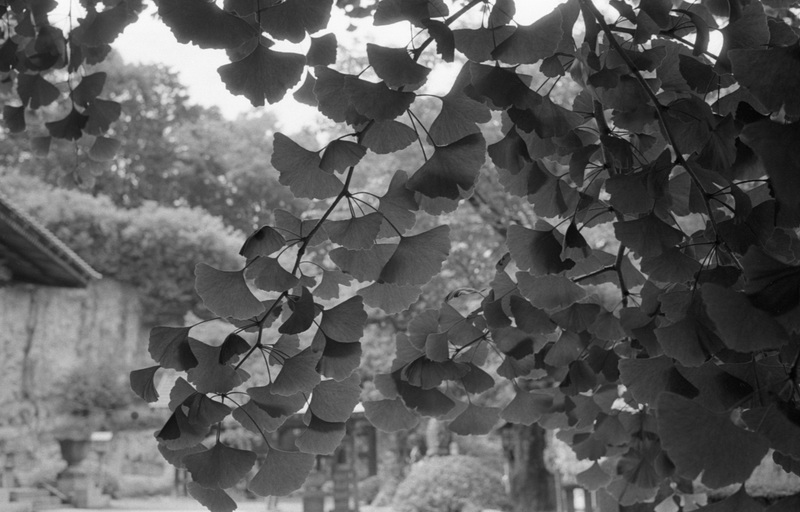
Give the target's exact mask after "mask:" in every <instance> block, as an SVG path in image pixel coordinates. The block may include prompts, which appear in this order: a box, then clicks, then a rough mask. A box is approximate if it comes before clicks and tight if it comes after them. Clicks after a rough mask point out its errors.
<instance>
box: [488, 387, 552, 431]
mask: <svg viewBox="0 0 800 512" xmlns="http://www.w3.org/2000/svg"><path fill="white" fill-rule="evenodd" d="M552 407H553V396H552V395H550V394H547V393H542V392H538V391H524V390H519V391H517V394H516V395H515V396H514V399H513V400H512V401H511V402H510V403H509V404H508V405H507V406H506V407H505V409H503V411H502V412H501V413H500V417H501V418H502V419H504V420H506V421H508V422H510V423H516V424H521V425H533V424H534V423H536V422H538V421H539V419H540V418H541V417H542V415H543V414H545V413H547V412H549V411H550V409H551V408H552Z"/></svg>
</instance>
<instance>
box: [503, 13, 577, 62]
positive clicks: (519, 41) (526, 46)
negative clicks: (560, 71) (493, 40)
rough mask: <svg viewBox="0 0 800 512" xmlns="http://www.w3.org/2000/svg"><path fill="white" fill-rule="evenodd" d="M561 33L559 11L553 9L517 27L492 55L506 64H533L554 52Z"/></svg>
mask: <svg viewBox="0 0 800 512" xmlns="http://www.w3.org/2000/svg"><path fill="white" fill-rule="evenodd" d="M562 34H563V31H562V28H561V11H560V10H559V9H555V10H554V11H553V12H551V13H550V14H547V15H546V16H543V17H541V18H539V19H538V20H537V21H535V22H534V23H533V24H531V25H523V26H519V27H517V30H515V31H514V33H513V34H511V36H509V38H508V39H506V40H505V41H503V42H502V43H500V44H498V45H497V48H496V49H495V50H494V51H493V52H492V56H493V57H494V58H495V59H497V60H500V61H502V62H505V63H508V64H534V63H536V62H538V61H540V60H542V59H544V58H547V57H550V56H551V55H553V54H554V53H555V51H556V49H557V48H558V44H559V42H560V41H561V36H562Z"/></svg>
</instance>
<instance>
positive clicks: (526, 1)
mask: <svg viewBox="0 0 800 512" xmlns="http://www.w3.org/2000/svg"><path fill="white" fill-rule="evenodd" d="M562 2H563V0H520V1H518V2H517V15H516V16H515V18H514V19H515V20H516V21H517V22H518V23H520V24H523V25H526V24H530V23H532V22H533V21H534V20H535V19H538V18H539V17H540V16H542V15H544V14H547V13H548V12H550V11H552V10H553V8H554V7H555V6H556V5H558V4H560V3H562ZM154 11H155V9H148V10H147V11H146V12H145V13H143V14H142V16H140V19H139V21H138V22H136V23H134V24H133V25H131V26H129V27H128V28H127V29H126V30H125V32H124V33H123V34H122V35H121V36H120V37H119V38H118V39H117V40H116V41H115V42H114V47H115V48H116V49H117V50H119V52H120V53H121V54H122V56H123V58H124V59H125V61H126V62H132V63H148V64H149V63H162V64H165V65H167V66H170V67H171V68H173V69H174V70H176V71H178V73H179V75H180V78H181V81H182V82H183V83H185V84H186V85H187V86H188V88H189V94H190V96H191V98H192V100H193V101H195V102H197V103H199V104H201V105H206V106H212V105H216V106H218V107H219V108H220V109H221V110H222V112H223V113H224V114H225V115H226V116H227V117H230V118H233V117H236V116H237V115H238V114H240V113H248V112H255V111H256V107H253V106H252V105H251V104H250V102H249V101H248V100H247V99H245V98H244V97H241V96H234V95H232V94H231V93H229V92H228V91H227V89H225V85H224V84H223V83H222V81H221V80H220V78H219V75H218V74H217V68H218V67H219V66H221V65H223V64H227V63H228V62H229V60H228V58H227V56H226V55H225V52H224V51H221V50H201V49H199V48H197V47H196V46H193V45H190V44H180V43H178V42H176V41H175V38H174V37H173V35H172V33H171V32H170V30H169V28H167V26H166V25H164V24H163V23H162V22H161V21H160V20H158V19H156V18H154V17H153V12H154ZM334 11H335V12H337V13H338V12H340V11H339V10H338V9H334ZM350 21H351V20H350V19H349V18H346V17H345V16H344V15H338V16H334V17H333V18H332V19H331V23H330V25H329V27H328V31H331V32H333V33H335V34H336V35H337V37H338V38H339V39H340V42H341V38H343V37H347V35H353V34H354V33H353V32H348V31H347V30H346V28H347V26H348V25H349V24H350ZM404 25H406V24H400V23H398V24H395V25H392V26H390V27H380V28H374V27H372V26H371V25H364V26H363V27H360V28H359V29H357V31H356V34H355V35H353V37H363V38H364V39H367V40H369V41H374V42H376V43H377V44H383V45H386V46H401V45H404V44H405V43H406V42H407V41H408V39H409V32H408V27H407V25H406V26H404ZM367 32H369V33H367ZM277 48H279V49H280V47H277ZM339 57H340V58H341V55H339ZM445 72H447V73H450V72H452V71H450V70H445ZM429 82H430V83H436V82H437V79H436V76H435V75H433V74H432V75H431V76H430V77H429ZM439 83H447V85H448V86H449V85H450V84H449V82H448V81H446V80H439ZM431 92H444V91H431ZM260 108H271V109H274V110H275V111H276V112H277V113H278V116H279V118H283V119H286V120H291V121H290V122H286V123H285V126H284V127H283V128H284V129H286V130H289V131H291V130H293V129H295V128H298V127H299V126H298V123H299V124H300V125H302V123H309V122H313V121H312V120H313V118H314V115H316V111H314V110H313V109H312V108H310V107H307V106H305V105H301V104H298V103H296V102H295V101H294V100H292V99H291V93H289V94H287V96H286V97H285V98H284V100H283V101H281V102H280V104H278V105H273V106H270V105H267V106H266V107H260Z"/></svg>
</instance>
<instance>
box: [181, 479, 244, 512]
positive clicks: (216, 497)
mask: <svg viewBox="0 0 800 512" xmlns="http://www.w3.org/2000/svg"><path fill="white" fill-rule="evenodd" d="M186 491H187V492H188V493H189V496H191V497H192V498H194V499H196V500H197V502H198V503H200V504H201V505H203V506H204V507H206V508H207V509H208V510H210V511H211V512H233V511H234V510H236V508H237V505H236V502H235V501H233V498H231V497H230V495H228V493H227V492H225V491H223V490H222V489H208V488H206V487H203V486H202V485H200V484H198V483H197V482H189V483H187V484H186Z"/></svg>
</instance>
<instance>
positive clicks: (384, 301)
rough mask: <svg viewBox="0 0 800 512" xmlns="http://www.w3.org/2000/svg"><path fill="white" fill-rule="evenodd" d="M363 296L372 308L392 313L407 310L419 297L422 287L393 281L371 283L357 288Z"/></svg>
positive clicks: (365, 302)
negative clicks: (398, 283)
mask: <svg viewBox="0 0 800 512" xmlns="http://www.w3.org/2000/svg"><path fill="white" fill-rule="evenodd" d="M358 294H359V295H361V296H362V297H364V304H366V305H367V306H370V307H373V308H379V309H382V310H383V311H384V312H385V313H387V314H389V315H393V314H395V313H399V312H401V311H405V310H407V309H408V308H409V307H410V306H411V305H412V304H413V303H415V302H416V301H417V299H419V296H420V295H421V294H422V288H421V287H420V286H416V285H397V284H393V283H372V284H371V285H369V286H367V287H365V288H361V289H360V290H358Z"/></svg>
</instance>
